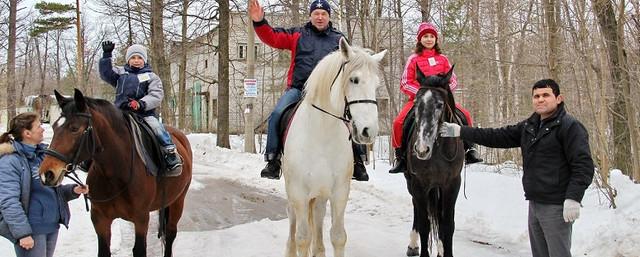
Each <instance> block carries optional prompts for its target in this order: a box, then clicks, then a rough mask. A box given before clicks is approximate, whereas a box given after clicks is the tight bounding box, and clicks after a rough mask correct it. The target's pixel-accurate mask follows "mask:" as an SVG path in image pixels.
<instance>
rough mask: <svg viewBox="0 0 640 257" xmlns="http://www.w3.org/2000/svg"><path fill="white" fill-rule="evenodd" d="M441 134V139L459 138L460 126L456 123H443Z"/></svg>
mask: <svg viewBox="0 0 640 257" xmlns="http://www.w3.org/2000/svg"><path fill="white" fill-rule="evenodd" d="M439 132H440V136H441V137H459V136H460V125H458V124H455V123H449V122H443V123H442V125H440V129H439Z"/></svg>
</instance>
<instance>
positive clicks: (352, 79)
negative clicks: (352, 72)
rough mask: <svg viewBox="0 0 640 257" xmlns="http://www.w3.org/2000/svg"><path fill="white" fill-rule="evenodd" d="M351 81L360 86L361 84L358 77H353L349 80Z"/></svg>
mask: <svg viewBox="0 0 640 257" xmlns="http://www.w3.org/2000/svg"><path fill="white" fill-rule="evenodd" d="M349 81H350V82H351V83H353V84H358V83H359V82H360V79H358V77H353V78H349Z"/></svg>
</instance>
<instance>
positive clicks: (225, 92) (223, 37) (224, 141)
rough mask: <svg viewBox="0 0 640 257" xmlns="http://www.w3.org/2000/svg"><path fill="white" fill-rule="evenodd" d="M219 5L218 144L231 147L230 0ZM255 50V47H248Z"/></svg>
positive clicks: (220, 0)
mask: <svg viewBox="0 0 640 257" xmlns="http://www.w3.org/2000/svg"><path fill="white" fill-rule="evenodd" d="M216 1H217V2H218V6H219V9H218V10H219V12H220V23H219V24H218V32H219V34H218V44H219V45H218V51H219V55H218V124H217V128H218V132H217V134H218V135H217V138H216V145H217V146H218V147H224V148H230V144H229V1H228V0H216ZM247 51H253V49H247Z"/></svg>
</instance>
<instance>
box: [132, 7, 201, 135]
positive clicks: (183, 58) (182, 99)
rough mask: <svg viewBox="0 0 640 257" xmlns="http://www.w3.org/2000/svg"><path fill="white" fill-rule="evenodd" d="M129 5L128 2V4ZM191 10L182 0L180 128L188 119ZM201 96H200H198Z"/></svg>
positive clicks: (184, 126)
mask: <svg viewBox="0 0 640 257" xmlns="http://www.w3.org/2000/svg"><path fill="white" fill-rule="evenodd" d="M127 6H128V4H127ZM188 10H189V0H182V31H181V36H180V43H181V47H180V48H181V51H180V65H179V67H178V84H180V85H179V86H178V87H179V89H178V94H179V96H180V99H179V101H178V114H179V115H178V128H180V129H185V128H186V120H187V106H186V105H187V95H186V94H187V50H188V49H187V47H188V40H187V27H188V26H189V24H188V23H187V14H188ZM196 97H199V96H196Z"/></svg>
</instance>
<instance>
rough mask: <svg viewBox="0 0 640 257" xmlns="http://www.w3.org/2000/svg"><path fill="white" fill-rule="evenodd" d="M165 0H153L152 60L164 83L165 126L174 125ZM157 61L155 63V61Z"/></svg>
mask: <svg viewBox="0 0 640 257" xmlns="http://www.w3.org/2000/svg"><path fill="white" fill-rule="evenodd" d="M163 10H164V1H163V0H151V41H150V42H151V54H152V56H151V57H150V58H149V59H151V63H152V66H153V67H154V69H155V72H156V73H157V74H158V76H159V77H160V80H161V81H162V87H163V89H164V100H163V101H162V108H161V113H162V118H163V123H165V124H174V117H173V116H174V112H173V111H172V110H171V108H170V106H169V102H171V100H172V99H173V90H172V89H173V87H172V86H171V73H170V71H169V64H168V63H167V59H166V58H165V56H164V52H165V51H164V30H163V26H162V23H163V21H162V12H163ZM154 60H155V61H154Z"/></svg>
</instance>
